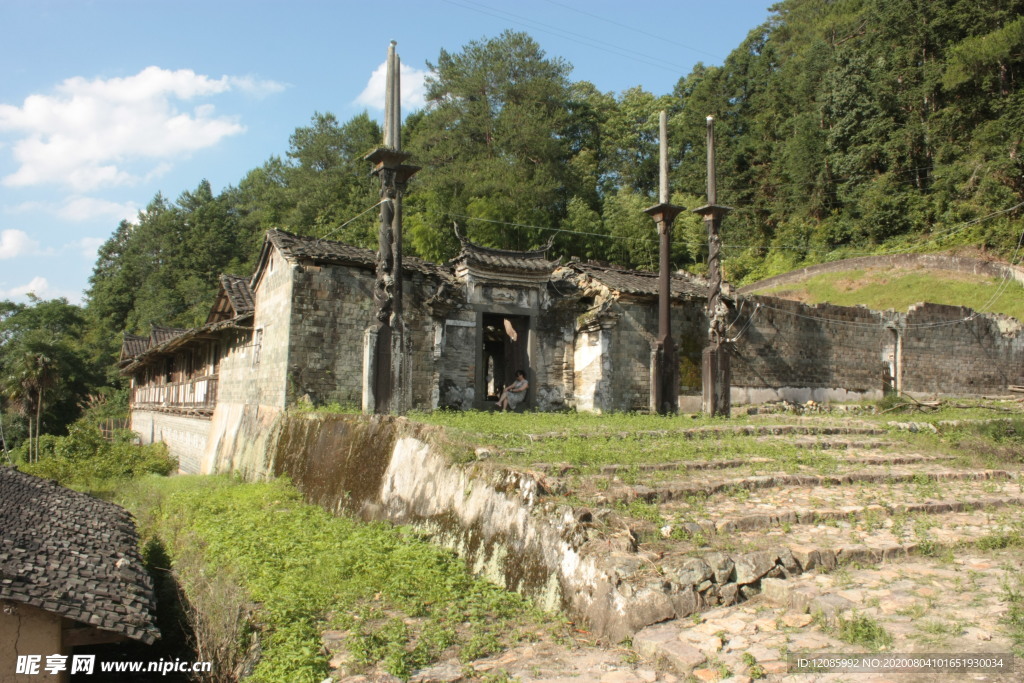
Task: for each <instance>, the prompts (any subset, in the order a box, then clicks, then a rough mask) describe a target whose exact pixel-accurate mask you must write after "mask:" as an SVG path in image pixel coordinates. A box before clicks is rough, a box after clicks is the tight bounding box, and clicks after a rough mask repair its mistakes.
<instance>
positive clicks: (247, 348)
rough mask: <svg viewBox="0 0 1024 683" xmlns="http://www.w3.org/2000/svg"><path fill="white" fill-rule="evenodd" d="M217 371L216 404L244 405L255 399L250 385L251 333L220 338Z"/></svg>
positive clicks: (241, 332) (237, 333)
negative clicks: (219, 355)
mask: <svg viewBox="0 0 1024 683" xmlns="http://www.w3.org/2000/svg"><path fill="white" fill-rule="evenodd" d="M221 345H222V346H221V348H222V351H221V353H222V354H223V356H222V357H221V360H220V366H219V367H218V369H217V403H246V402H249V401H251V400H253V399H254V398H255V393H254V387H253V383H252V381H251V380H252V376H251V374H250V373H251V371H252V333H251V332H244V331H234V332H227V333H224V335H223V336H222V337H221Z"/></svg>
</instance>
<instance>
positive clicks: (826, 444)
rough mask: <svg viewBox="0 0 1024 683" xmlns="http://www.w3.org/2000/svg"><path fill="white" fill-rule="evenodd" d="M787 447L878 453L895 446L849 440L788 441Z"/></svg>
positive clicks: (872, 441) (890, 443)
mask: <svg viewBox="0 0 1024 683" xmlns="http://www.w3.org/2000/svg"><path fill="white" fill-rule="evenodd" d="M789 445H790V446H793V447H794V448H806V449H809V450H816V451H848V450H854V449H856V450H863V451H879V450H883V449H886V448H892V447H893V446H895V445H896V442H895V441H881V440H878V439H874V440H863V441H861V440H851V439H842V440H838V439H816V440H808V439H798V440H795V441H790V442H789Z"/></svg>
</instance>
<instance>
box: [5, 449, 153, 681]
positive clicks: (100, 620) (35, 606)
mask: <svg viewBox="0 0 1024 683" xmlns="http://www.w3.org/2000/svg"><path fill="white" fill-rule="evenodd" d="M0 529H3V535H2V536H0V667H2V669H0V681H5V682H6V681H22V680H24V681H32V680H38V679H39V675H32V674H30V673H26V674H25V675H19V674H17V673H16V666H17V662H18V657H19V656H21V657H38V658H39V659H36V660H35V662H36V663H37V664H38V673H39V674H42V675H44V676H46V679H47V680H68V675H69V673H70V659H69V658H68V656H69V655H71V654H72V652H71V650H72V648H74V647H76V646H79V645H100V644H104V643H116V642H120V641H122V640H126V639H133V640H137V641H140V642H142V643H145V644H147V645H148V644H152V643H153V641H155V640H156V639H157V638H158V637H159V636H160V633H159V631H158V630H157V627H156V617H155V609H156V598H155V596H154V593H153V584H152V581H151V579H150V576H149V574H148V573H147V571H146V568H145V566H144V565H143V561H142V557H141V556H140V555H139V549H138V542H139V539H138V536H137V535H136V532H135V523H134V521H133V520H132V517H131V515H130V514H129V513H128V512H127V511H126V510H125V509H123V508H121V507H120V506H117V505H114V504H113V503H108V502H106V501H102V500H99V499H97V498H93V497H92V496H89V495H87V494H84V493H79V492H78V491H72V490H71V489H67V488H64V487H63V486H59V485H58V484H56V483H55V482H53V481H49V480H46V479H40V478H39V477H34V476H32V475H29V474H25V473H23V472H19V471H18V470H16V469H14V468H11V467H0ZM51 656H52V659H51V660H50V661H51V662H52V663H53V664H54V666H55V671H54V672H53V673H48V672H47V671H46V670H45V667H46V665H47V659H48V658H49V657H51ZM62 658H63V659H62ZM26 661H27V660H25V659H22V663H23V664H24V663H26Z"/></svg>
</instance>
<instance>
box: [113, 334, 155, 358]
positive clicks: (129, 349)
mask: <svg viewBox="0 0 1024 683" xmlns="http://www.w3.org/2000/svg"><path fill="white" fill-rule="evenodd" d="M147 348H149V337H140V336H139V335H137V334H128V333H127V332H125V333H124V339H123V340H122V341H121V356H120V358H119V360H122V361H124V360H131V359H132V358H135V357H136V356H138V355H139V354H140V353H145V351H146V349H147Z"/></svg>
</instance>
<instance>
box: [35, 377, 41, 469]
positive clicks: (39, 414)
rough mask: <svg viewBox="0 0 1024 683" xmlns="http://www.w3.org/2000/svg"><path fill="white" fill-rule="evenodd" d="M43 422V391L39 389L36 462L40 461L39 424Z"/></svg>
mask: <svg viewBox="0 0 1024 683" xmlns="http://www.w3.org/2000/svg"><path fill="white" fill-rule="evenodd" d="M42 422H43V391H42V389H40V390H39V400H38V401H36V460H35V461H36V462H39V425H41V424H42Z"/></svg>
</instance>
